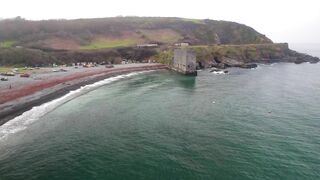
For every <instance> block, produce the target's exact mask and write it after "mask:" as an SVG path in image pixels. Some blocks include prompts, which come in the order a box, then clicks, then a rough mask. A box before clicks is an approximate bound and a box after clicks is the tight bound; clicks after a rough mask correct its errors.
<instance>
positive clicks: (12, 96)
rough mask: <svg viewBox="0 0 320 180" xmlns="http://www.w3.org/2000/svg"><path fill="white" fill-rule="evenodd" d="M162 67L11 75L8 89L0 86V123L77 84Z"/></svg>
mask: <svg viewBox="0 0 320 180" xmlns="http://www.w3.org/2000/svg"><path fill="white" fill-rule="evenodd" d="M166 68H167V67H166V66H164V65H161V64H132V65H118V66H116V67H114V68H111V69H107V68H104V67H100V68H93V69H90V68H86V69H81V70H79V69H76V70H71V69H70V71H68V73H63V72H62V73H59V74H58V73H55V74H52V73H49V75H48V73H43V74H38V75H35V76H36V78H34V79H25V80H24V79H23V78H20V77H19V78H15V79H16V80H12V79H10V81H11V82H10V83H12V84H14V86H13V87H11V89H10V88H8V87H4V86H3V85H2V86H1V88H0V125H2V124H4V123H5V122H7V121H8V120H10V119H12V118H14V117H15V116H18V115H20V114H22V113H23V112H24V111H26V110H29V109H31V108H32V107H33V106H36V105H40V104H42V103H45V102H48V101H50V100H53V99H55V98H58V97H60V96H63V95H65V94H67V93H68V92H70V91H71V90H75V89H78V88H80V87H81V86H84V85H87V84H92V83H94V82H96V81H100V80H103V79H105V78H108V77H112V76H117V75H121V74H127V73H131V72H137V71H146V70H159V69H166ZM72 71H73V72H72ZM7 86H8V85H7Z"/></svg>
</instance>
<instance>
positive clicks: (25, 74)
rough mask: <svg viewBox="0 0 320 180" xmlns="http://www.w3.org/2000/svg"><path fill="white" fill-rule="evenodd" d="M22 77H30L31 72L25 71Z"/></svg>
mask: <svg viewBox="0 0 320 180" xmlns="http://www.w3.org/2000/svg"><path fill="white" fill-rule="evenodd" d="M20 77H26V78H28V77H30V74H28V73H24V74H21V75H20Z"/></svg>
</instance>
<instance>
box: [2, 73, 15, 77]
mask: <svg viewBox="0 0 320 180" xmlns="http://www.w3.org/2000/svg"><path fill="white" fill-rule="evenodd" d="M1 75H2V76H15V75H16V74H15V73H13V72H5V73H1Z"/></svg>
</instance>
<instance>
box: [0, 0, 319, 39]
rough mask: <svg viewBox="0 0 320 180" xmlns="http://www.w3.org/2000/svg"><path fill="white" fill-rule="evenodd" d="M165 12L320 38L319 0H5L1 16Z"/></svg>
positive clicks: (282, 35)
mask: <svg viewBox="0 0 320 180" xmlns="http://www.w3.org/2000/svg"><path fill="white" fill-rule="evenodd" d="M118 15H123V16H165V17H185V18H196V19H204V18H208V19H215V20H227V21H235V22H239V23H243V24H246V25H248V26H251V27H253V28H255V29H256V30H258V31H259V32H261V33H263V34H265V35H267V36H268V37H270V38H271V39H272V40H273V41H275V42H289V43H320V1H319V0H192V1H191V0H157V1H152V0H113V1H109V0H54V1H53V0H8V1H6V0H3V1H2V2H0V17H2V18H10V17H15V16H21V17H24V18H26V19H33V20H39V19H75V18H94V17H112V16H118Z"/></svg>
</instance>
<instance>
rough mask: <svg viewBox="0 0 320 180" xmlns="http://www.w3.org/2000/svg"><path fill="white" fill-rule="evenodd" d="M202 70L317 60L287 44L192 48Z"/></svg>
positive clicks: (313, 61) (317, 60)
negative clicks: (290, 47) (292, 48)
mask: <svg viewBox="0 0 320 180" xmlns="http://www.w3.org/2000/svg"><path fill="white" fill-rule="evenodd" d="M194 49H195V51H196V52H197V59H198V61H199V62H200V63H201V66H202V67H203V68H211V67H215V68H219V69H225V68H228V67H240V68H256V67H257V64H258V63H262V64H268V63H277V62H291V63H296V64H300V63H304V62H310V63H317V62H319V61H320V60H319V58H317V57H313V56H310V55H307V54H302V53H299V52H296V51H293V50H290V49H289V47H288V44H287V43H278V44H275V43H273V44H249V45H215V46H202V47H194Z"/></svg>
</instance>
